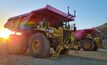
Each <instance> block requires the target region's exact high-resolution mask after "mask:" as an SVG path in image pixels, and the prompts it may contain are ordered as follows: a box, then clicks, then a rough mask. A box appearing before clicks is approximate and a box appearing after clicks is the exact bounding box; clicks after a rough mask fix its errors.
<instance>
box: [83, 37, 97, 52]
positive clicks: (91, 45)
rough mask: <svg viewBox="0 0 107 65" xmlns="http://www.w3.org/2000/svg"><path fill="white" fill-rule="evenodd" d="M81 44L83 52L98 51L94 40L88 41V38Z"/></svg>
mask: <svg viewBox="0 0 107 65" xmlns="http://www.w3.org/2000/svg"><path fill="white" fill-rule="evenodd" d="M81 44H82V48H83V50H85V51H93V50H95V49H96V45H95V42H94V41H93V40H92V39H88V38H86V39H83V40H82V43H81Z"/></svg>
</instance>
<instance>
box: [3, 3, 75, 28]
mask: <svg viewBox="0 0 107 65" xmlns="http://www.w3.org/2000/svg"><path fill="white" fill-rule="evenodd" d="M44 18H46V19H47V20H48V21H49V22H50V25H52V26H56V25H57V24H58V22H62V21H65V22H69V21H74V17H73V15H71V16H68V14H65V13H64V12H62V11H60V10H58V9H56V8H54V7H52V6H50V5H47V6H45V7H44V8H41V9H37V10H34V11H31V12H29V13H26V14H23V15H19V16H15V17H12V18H10V19H9V20H8V22H7V23H6V24H5V25H4V27H6V28H10V27H12V26H13V27H12V28H15V27H14V26H20V24H22V23H24V24H27V23H30V24H32V23H33V24H38V22H40V21H42V20H43V19H44ZM17 22H19V25H17V24H15V23H17Z"/></svg>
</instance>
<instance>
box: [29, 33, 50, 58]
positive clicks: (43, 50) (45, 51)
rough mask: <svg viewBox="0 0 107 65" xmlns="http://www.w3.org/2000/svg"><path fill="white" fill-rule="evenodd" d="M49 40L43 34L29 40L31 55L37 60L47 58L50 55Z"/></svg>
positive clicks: (37, 34) (33, 36) (35, 35)
mask: <svg viewBox="0 0 107 65" xmlns="http://www.w3.org/2000/svg"><path fill="white" fill-rule="evenodd" d="M49 51H50V44H49V40H48V39H47V38H46V36H45V35H44V34H42V33H36V34H34V35H32V36H31V38H30V40H29V53H30V54H31V55H32V56H33V57H36V58H41V57H46V56H48V55H49Z"/></svg>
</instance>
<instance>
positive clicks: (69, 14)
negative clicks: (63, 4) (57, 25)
mask: <svg viewBox="0 0 107 65" xmlns="http://www.w3.org/2000/svg"><path fill="white" fill-rule="evenodd" d="M68 15H70V13H69V6H68Z"/></svg>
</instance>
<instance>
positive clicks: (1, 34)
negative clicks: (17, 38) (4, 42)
mask: <svg viewBox="0 0 107 65" xmlns="http://www.w3.org/2000/svg"><path fill="white" fill-rule="evenodd" d="M11 33H12V32H11V31H10V30H9V29H6V28H4V29H2V30H0V38H4V39H8V38H9V35H10V34H11Z"/></svg>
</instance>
